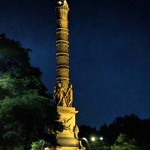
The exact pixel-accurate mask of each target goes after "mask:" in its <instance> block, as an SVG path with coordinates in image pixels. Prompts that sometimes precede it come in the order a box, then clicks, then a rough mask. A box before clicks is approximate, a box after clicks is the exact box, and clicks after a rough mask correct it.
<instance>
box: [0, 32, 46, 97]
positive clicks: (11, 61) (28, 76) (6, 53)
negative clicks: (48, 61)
mask: <svg viewBox="0 0 150 150" xmlns="http://www.w3.org/2000/svg"><path fill="white" fill-rule="evenodd" d="M30 51H31V50H30V49H25V48H23V47H22V45H21V43H20V42H18V41H14V40H10V39H8V38H6V37H5V35H4V34H1V35H0V76H1V78H0V85H1V84H3V85H4V86H6V84H7V83H9V79H10V78H11V79H15V80H18V86H19V87H18V88H17V87H16V88H17V89H19V88H21V85H20V84H21V81H22V79H23V80H24V81H25V80H26V83H25V82H24V87H23V88H25V86H26V89H27V90H33V89H34V90H35V89H36V90H37V92H38V94H40V95H45V94H46V87H45V86H44V85H43V83H42V82H41V79H40V78H41V74H42V73H41V71H40V70H39V68H36V67H32V66H31V64H30V58H29V54H28V53H29V52H30ZM5 83H6V84H5ZM26 84H27V85H26ZM7 85H8V84H7ZM8 86H9V85H8ZM8 86H7V87H8ZM9 88H10V87H9ZM9 88H8V89H7V88H2V87H1V86H0V95H2V96H1V97H0V100H2V99H4V98H5V96H8V95H7V94H8V93H7V92H11V90H9ZM23 88H22V89H23ZM22 89H21V90H22ZM21 90H20V91H21ZM24 90H25V89H24ZM10 94H11V93H10Z"/></svg>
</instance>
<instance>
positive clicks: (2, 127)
mask: <svg viewBox="0 0 150 150" xmlns="http://www.w3.org/2000/svg"><path fill="white" fill-rule="evenodd" d="M28 52H29V49H24V48H22V46H21V44H20V43H19V42H16V41H13V40H10V39H7V38H6V37H5V35H0V54H1V55H0V133H1V134H0V142H1V143H0V145H1V146H3V148H7V145H9V149H10V147H14V146H17V145H20V144H21V145H24V150H27V147H28V145H29V144H30V143H31V142H32V140H38V139H39V138H45V137H46V138H47V137H48V139H49V136H47V132H46V133H44V128H47V127H49V128H51V130H53V134H52V135H54V134H55V133H56V132H57V130H62V128H63V126H62V125H61V124H60V123H59V122H58V121H57V120H59V119H58V118H59V116H58V114H57V111H56V106H55V104H54V103H52V102H50V100H49V97H48V95H47V94H46V88H45V86H44V85H43V84H42V82H41V80H40V77H41V72H40V70H39V69H38V68H35V67H32V66H31V65H30V61H29V55H28ZM52 137H53V136H52Z"/></svg>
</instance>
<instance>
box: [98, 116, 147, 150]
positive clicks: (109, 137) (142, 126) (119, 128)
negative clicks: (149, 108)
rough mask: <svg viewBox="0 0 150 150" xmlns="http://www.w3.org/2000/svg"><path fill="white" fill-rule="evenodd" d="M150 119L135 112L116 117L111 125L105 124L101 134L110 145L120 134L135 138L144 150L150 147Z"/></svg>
mask: <svg viewBox="0 0 150 150" xmlns="http://www.w3.org/2000/svg"><path fill="white" fill-rule="evenodd" d="M149 131H150V120H149V119H143V120H142V119H140V118H139V117H137V116H136V115H134V114H131V115H126V116H124V117H118V118H116V119H115V120H114V121H113V123H111V124H110V125H106V124H105V125H103V126H101V128H100V131H99V134H100V135H102V136H103V137H104V138H105V140H106V143H107V144H108V145H112V144H114V143H115V141H116V139H117V137H118V136H119V135H120V134H125V135H127V137H128V138H130V139H135V141H136V142H137V144H138V146H139V147H140V148H141V149H142V150H147V149H150V144H149V143H150V132H149Z"/></svg>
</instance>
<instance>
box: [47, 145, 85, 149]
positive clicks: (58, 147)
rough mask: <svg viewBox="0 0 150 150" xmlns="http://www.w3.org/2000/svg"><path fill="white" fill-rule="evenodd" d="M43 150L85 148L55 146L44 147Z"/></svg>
mask: <svg viewBox="0 0 150 150" xmlns="http://www.w3.org/2000/svg"><path fill="white" fill-rule="evenodd" d="M44 150H85V148H84V147H82V148H79V147H63V146H56V147H50V148H45V149H44Z"/></svg>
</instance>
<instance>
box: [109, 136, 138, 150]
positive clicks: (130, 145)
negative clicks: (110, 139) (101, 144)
mask: <svg viewBox="0 0 150 150" xmlns="http://www.w3.org/2000/svg"><path fill="white" fill-rule="evenodd" d="M138 149H139V148H138V147H137V146H136V142H135V140H134V139H130V138H129V137H127V136H126V135H124V134H120V135H119V136H118V137H117V139H116V141H115V143H114V145H113V146H111V150H138Z"/></svg>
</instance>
